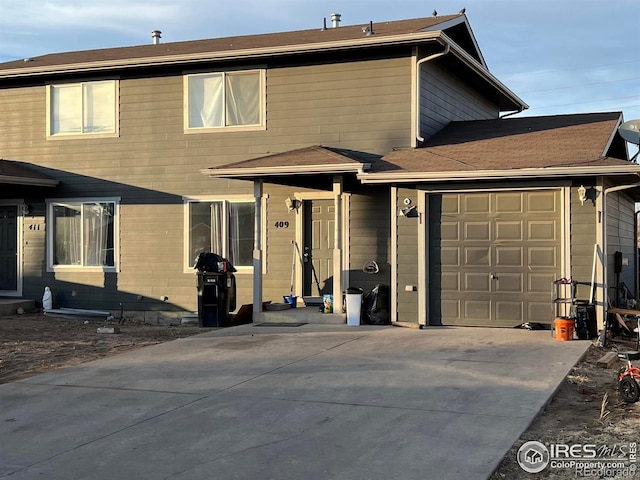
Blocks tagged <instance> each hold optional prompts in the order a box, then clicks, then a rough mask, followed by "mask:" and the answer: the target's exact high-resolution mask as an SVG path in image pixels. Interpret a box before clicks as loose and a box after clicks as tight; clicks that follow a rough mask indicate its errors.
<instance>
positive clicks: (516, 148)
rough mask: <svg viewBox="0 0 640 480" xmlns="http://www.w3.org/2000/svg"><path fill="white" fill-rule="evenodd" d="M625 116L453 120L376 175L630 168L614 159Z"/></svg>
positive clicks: (388, 158) (391, 158)
mask: <svg viewBox="0 0 640 480" xmlns="http://www.w3.org/2000/svg"><path fill="white" fill-rule="evenodd" d="M620 118H621V114H620V112H613V113H593V114H577V115H554V116H543V117H522V118H505V119H496V120H476V121H466V122H451V123H450V124H448V125H447V126H446V127H444V128H443V129H442V130H441V131H440V132H438V133H436V134H435V135H434V136H432V137H431V138H429V139H428V140H427V142H426V143H425V144H424V145H423V146H422V147H421V148H414V149H406V150H398V151H394V152H390V153H388V154H386V155H384V157H383V158H382V161H381V162H377V163H376V164H374V166H373V168H372V171H374V172H383V171H398V170H403V171H407V172H443V171H464V170H469V171H472V170H508V169H520V168H549V167H575V166H589V165H592V166H596V165H608V164H628V163H629V162H628V161H626V160H623V159H617V158H608V157H607V147H608V145H609V142H610V141H611V139H612V136H613V135H614V133H615V129H616V127H617V126H618V123H619V121H620Z"/></svg>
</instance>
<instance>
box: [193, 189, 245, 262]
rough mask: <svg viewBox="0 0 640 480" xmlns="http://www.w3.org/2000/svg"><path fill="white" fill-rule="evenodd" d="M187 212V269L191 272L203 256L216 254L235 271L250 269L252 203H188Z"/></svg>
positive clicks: (229, 201)
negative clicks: (205, 253)
mask: <svg viewBox="0 0 640 480" xmlns="http://www.w3.org/2000/svg"><path fill="white" fill-rule="evenodd" d="M186 208H187V211H186V223H187V225H186V226H187V229H188V230H187V232H188V234H187V236H188V238H187V254H186V256H187V267H188V268H193V265H194V264H195V261H196V259H197V258H198V255H199V254H200V253H202V252H213V253H217V254H218V255H220V256H222V257H224V258H226V259H227V260H229V262H231V264H232V265H233V266H234V267H235V268H237V269H238V271H242V270H243V269H244V270H247V269H249V268H252V267H253V246H254V241H253V240H254V236H253V232H254V222H255V202H254V201H253V199H252V200H248V199H247V200H214V201H192V200H190V201H187V203H186Z"/></svg>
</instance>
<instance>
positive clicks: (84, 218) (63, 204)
mask: <svg viewBox="0 0 640 480" xmlns="http://www.w3.org/2000/svg"><path fill="white" fill-rule="evenodd" d="M117 218H118V200H117V199H83V200H55V201H53V200H51V201H49V202H48V206H47V225H48V228H47V235H48V239H47V240H48V241H47V245H48V259H49V261H48V266H49V268H50V269H57V268H80V269H96V270H101V271H105V270H106V271H115V269H116V262H117V248H116V238H118V237H117V230H118V222H117Z"/></svg>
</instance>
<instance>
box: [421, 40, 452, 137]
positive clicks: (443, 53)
mask: <svg viewBox="0 0 640 480" xmlns="http://www.w3.org/2000/svg"><path fill="white" fill-rule="evenodd" d="M450 49H451V47H450V46H449V44H448V43H447V44H446V45H445V47H444V50H443V51H442V52H439V53H434V54H433V55H429V56H428V57H424V58H421V59H420V60H418V61H417V62H416V82H417V85H416V88H417V90H418V91H417V101H418V105H417V109H416V110H417V111H416V139H417V140H418V141H419V142H424V137H422V136H421V135H420V67H421V65H422V64H423V63H426V62H429V61H431V60H435V59H436V58H439V57H443V56H445V55H446V54H447V53H449V50H450Z"/></svg>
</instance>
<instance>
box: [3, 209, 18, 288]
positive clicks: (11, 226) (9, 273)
mask: <svg viewBox="0 0 640 480" xmlns="http://www.w3.org/2000/svg"><path fill="white" fill-rule="evenodd" d="M17 291H18V206H17V205H0V295H1V294H3V293H5V294H15V293H16V292H17Z"/></svg>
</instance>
